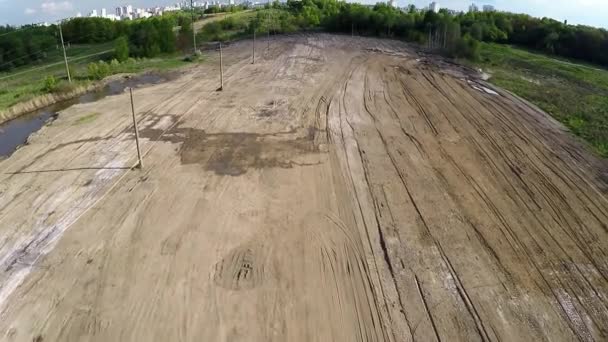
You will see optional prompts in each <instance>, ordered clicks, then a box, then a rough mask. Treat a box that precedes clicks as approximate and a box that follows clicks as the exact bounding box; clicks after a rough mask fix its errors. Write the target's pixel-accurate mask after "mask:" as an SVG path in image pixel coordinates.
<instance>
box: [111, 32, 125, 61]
mask: <svg viewBox="0 0 608 342" xmlns="http://www.w3.org/2000/svg"><path fill="white" fill-rule="evenodd" d="M114 58H116V59H117V60H118V61H119V62H124V61H126V60H127V59H129V41H128V39H127V37H125V36H121V37H118V39H116V41H115V42H114Z"/></svg>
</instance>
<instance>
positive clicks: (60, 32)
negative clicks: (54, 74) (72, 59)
mask: <svg viewBox="0 0 608 342" xmlns="http://www.w3.org/2000/svg"><path fill="white" fill-rule="evenodd" d="M62 23H63V22H61V21H60V22H59V37H61V47H62V48H63V60H64V61H65V72H66V73H67V74H68V82H70V83H72V76H71V75H70V67H69V66H68V55H67V54H66V53H65V44H64V43H63V30H62V29H61V24H62Z"/></svg>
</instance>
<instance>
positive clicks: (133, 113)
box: [129, 87, 144, 169]
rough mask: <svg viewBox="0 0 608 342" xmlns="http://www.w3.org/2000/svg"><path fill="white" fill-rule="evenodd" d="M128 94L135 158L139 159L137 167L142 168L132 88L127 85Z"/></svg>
mask: <svg viewBox="0 0 608 342" xmlns="http://www.w3.org/2000/svg"><path fill="white" fill-rule="evenodd" d="M129 94H130V95H131V114H132V115H133V127H134V129H135V145H136V146H137V159H138V160H139V165H138V167H139V168H140V169H143V167H144V163H143V162H142V160H141V150H140V148H139V129H137V120H135V105H134V104H133V88H131V87H129Z"/></svg>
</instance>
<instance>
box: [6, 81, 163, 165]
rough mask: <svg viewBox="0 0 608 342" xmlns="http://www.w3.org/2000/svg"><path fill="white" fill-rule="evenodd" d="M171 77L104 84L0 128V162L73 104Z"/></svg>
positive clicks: (96, 99) (16, 119)
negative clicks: (101, 86)
mask: <svg viewBox="0 0 608 342" xmlns="http://www.w3.org/2000/svg"><path fill="white" fill-rule="evenodd" d="M172 78H173V75H161V74H153V73H151V74H144V75H138V76H135V77H130V78H121V79H118V80H114V81H111V82H108V84H106V85H105V86H104V87H103V88H100V89H98V90H95V91H92V92H89V93H86V94H84V95H81V96H79V97H75V98H73V99H70V100H66V101H63V102H58V103H55V104H52V105H50V106H47V107H44V108H41V109H38V110H36V111H33V112H30V113H28V114H25V115H21V116H19V117H17V118H15V119H13V120H10V121H7V122H5V123H3V124H1V125H0V159H4V158H8V157H10V155H11V154H13V152H15V151H16V150H17V149H18V148H19V147H20V146H22V145H24V144H26V143H27V139H28V138H29V136H30V135H31V134H33V133H35V132H37V131H38V130H40V129H41V128H42V127H43V126H44V125H46V124H47V123H49V122H51V121H52V120H54V119H55V118H57V116H58V115H59V114H58V113H59V112H60V111H62V110H65V109H67V108H69V107H71V106H73V105H75V104H79V103H89V102H95V101H98V100H100V99H103V98H104V97H106V96H112V95H118V94H122V93H123V92H124V91H125V89H127V88H129V87H133V88H136V87H141V86H145V85H152V84H159V83H162V82H165V81H167V80H170V79H172Z"/></svg>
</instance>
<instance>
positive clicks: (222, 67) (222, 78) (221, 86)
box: [219, 42, 224, 90]
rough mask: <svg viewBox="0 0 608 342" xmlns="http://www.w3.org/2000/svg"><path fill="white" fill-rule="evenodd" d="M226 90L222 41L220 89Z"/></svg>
mask: <svg viewBox="0 0 608 342" xmlns="http://www.w3.org/2000/svg"><path fill="white" fill-rule="evenodd" d="M219 90H224V61H223V60H222V42H220V89H219Z"/></svg>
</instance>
